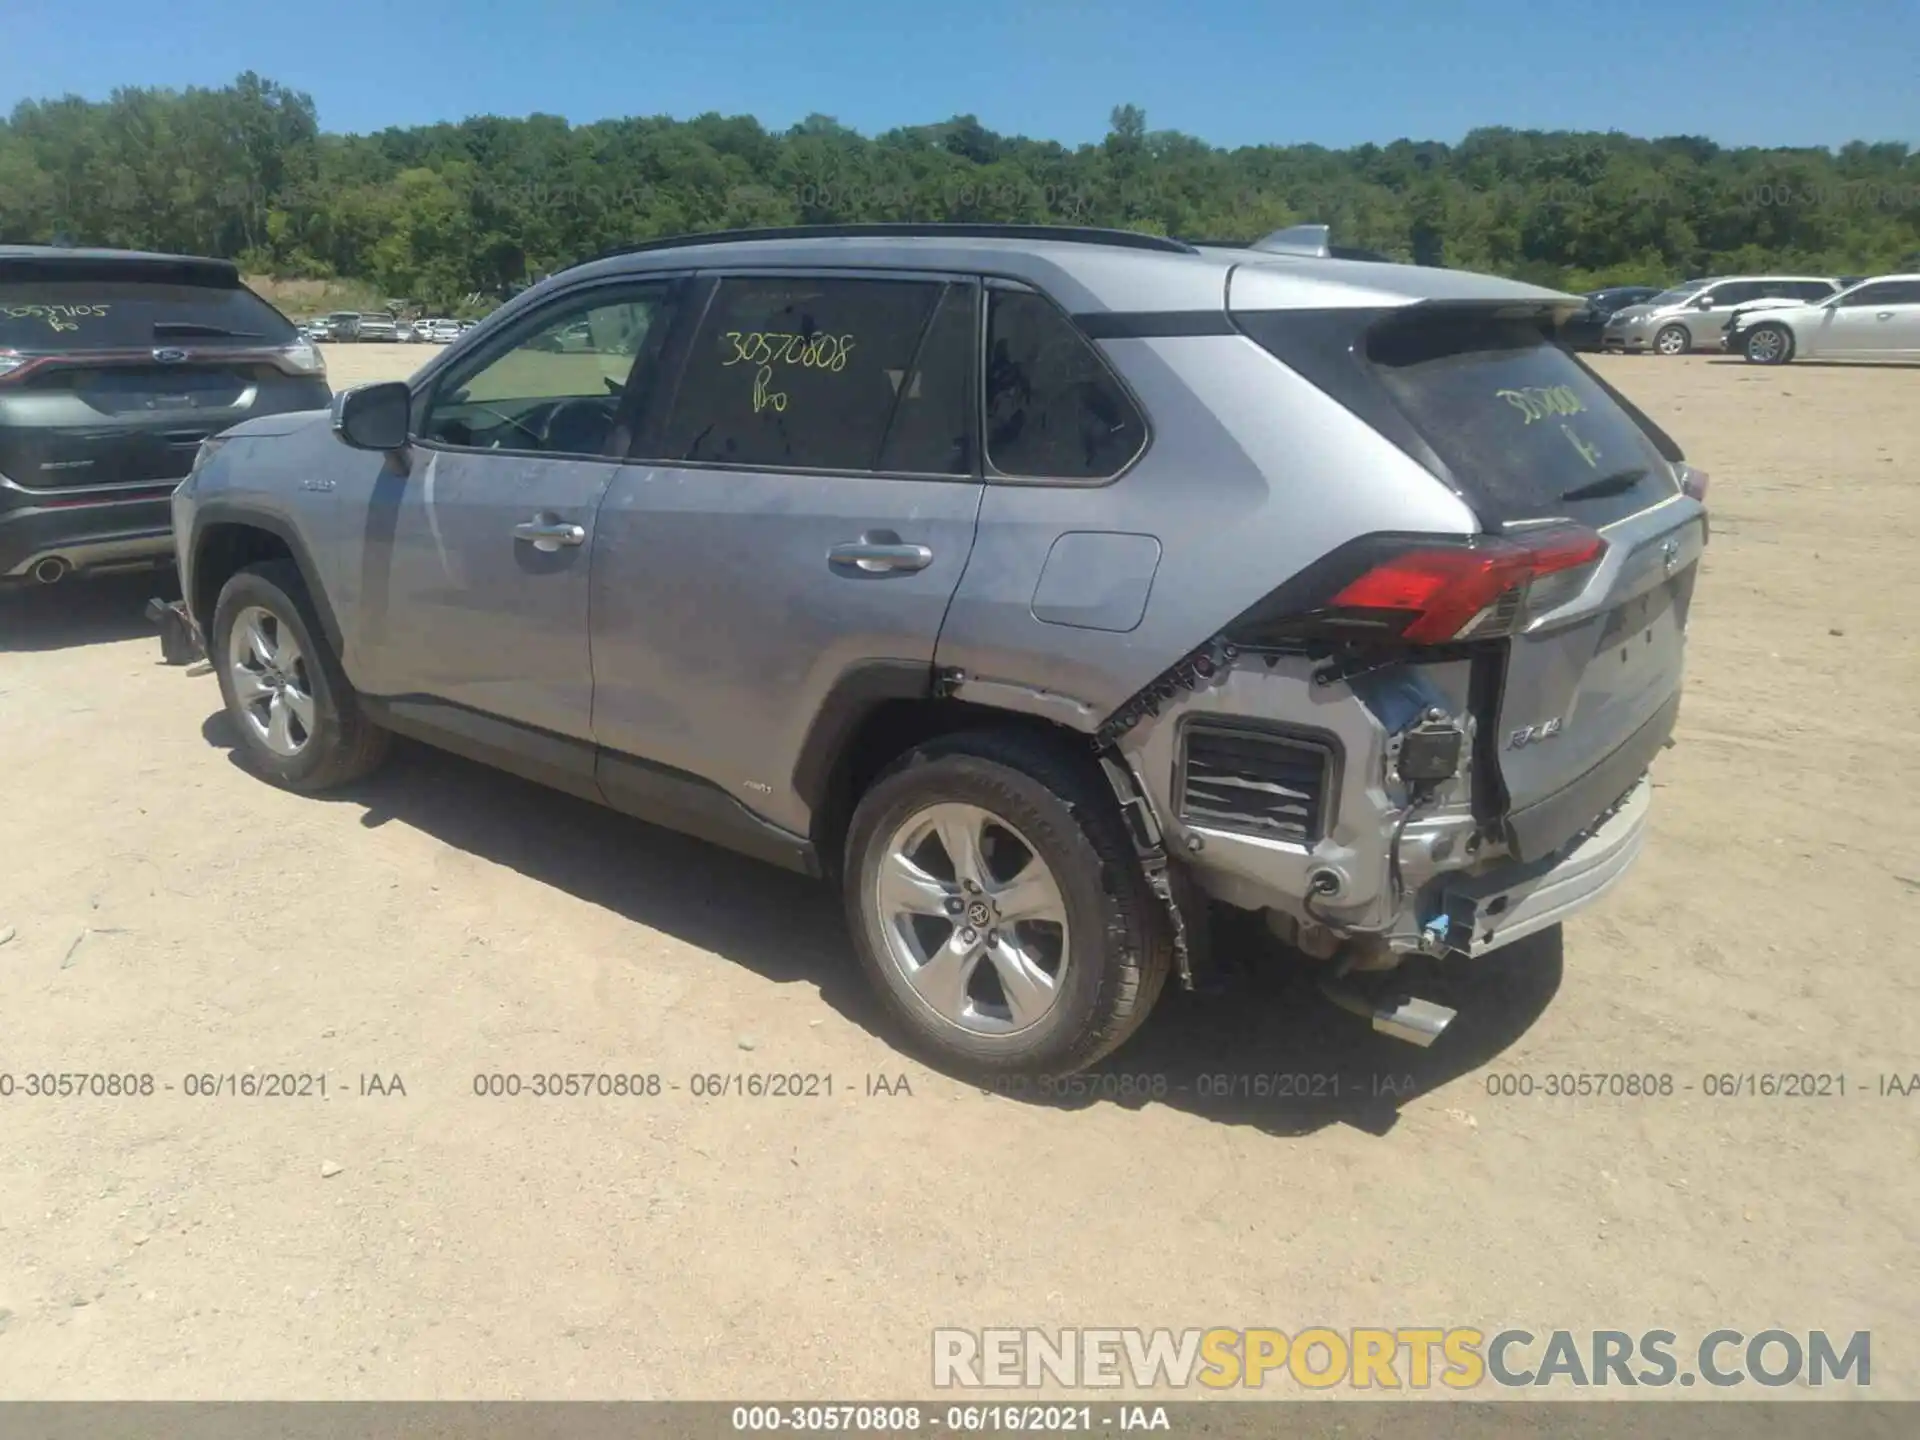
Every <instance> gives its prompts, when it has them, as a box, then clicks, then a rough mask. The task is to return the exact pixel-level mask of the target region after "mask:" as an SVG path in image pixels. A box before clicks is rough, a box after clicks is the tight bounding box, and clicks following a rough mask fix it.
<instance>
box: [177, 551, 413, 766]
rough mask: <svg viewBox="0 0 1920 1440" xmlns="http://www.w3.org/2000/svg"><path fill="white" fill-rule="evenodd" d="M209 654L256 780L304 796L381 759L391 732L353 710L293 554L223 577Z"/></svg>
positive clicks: (353, 698) (354, 700) (353, 699)
mask: <svg viewBox="0 0 1920 1440" xmlns="http://www.w3.org/2000/svg"><path fill="white" fill-rule="evenodd" d="M208 651H209V653H208V657H207V658H208V659H209V660H211V661H212V662H213V669H214V674H215V675H217V676H218V677H219V679H220V697H221V699H223V700H224V701H225V702H226V706H227V718H228V719H229V720H231V721H232V723H233V728H234V731H235V732H236V734H237V735H238V736H239V749H240V755H241V758H242V759H243V760H244V761H245V762H246V765H247V768H248V769H249V770H252V771H253V772H254V774H256V775H258V776H260V777H261V778H262V779H263V780H270V781H272V782H273V783H274V784H275V785H280V786H284V787H285V788H286V789H288V790H298V791H301V792H304V793H307V794H312V793H316V792H318V791H322V790H330V789H332V788H334V787H335V786H338V785H344V784H346V783H347V782H348V781H351V780H357V779H359V778H360V777H361V776H363V775H366V774H368V773H370V772H371V771H372V770H374V769H375V768H376V767H377V766H378V765H379V764H380V762H381V761H382V760H383V759H385V758H386V753H387V745H388V742H389V740H390V739H391V736H390V735H389V734H388V732H387V731H385V730H383V729H381V728H380V727H379V726H378V725H375V724H374V723H373V722H372V721H371V720H369V719H368V718H367V716H366V714H365V712H364V711H362V710H361V708H360V698H359V696H358V695H356V694H355V693H354V689H353V686H352V685H350V684H349V683H348V682H347V676H346V672H345V671H344V670H343V669H341V667H340V660H339V657H338V656H336V655H335V654H334V653H333V650H332V648H331V647H329V646H328V644H327V642H326V639H325V636H324V633H323V632H322V630H321V627H320V623H319V618H318V616H317V615H316V613H315V611H314V607H313V601H312V599H311V597H309V596H308V594H307V587H306V583H305V582H304V581H303V580H302V579H301V576H300V571H299V568H298V567H297V566H295V565H294V564H293V562H292V561H290V560H269V561H265V562H263V563H261V564H259V565H254V566H250V567H249V568H247V569H245V570H242V571H240V572H238V573H237V574H236V575H234V577H233V578H232V579H230V580H229V581H227V583H226V585H225V586H224V587H223V588H222V589H221V591H220V599H219V601H218V603H216V604H215V606H214V607H213V629H212V633H211V634H210V635H209V636H208Z"/></svg>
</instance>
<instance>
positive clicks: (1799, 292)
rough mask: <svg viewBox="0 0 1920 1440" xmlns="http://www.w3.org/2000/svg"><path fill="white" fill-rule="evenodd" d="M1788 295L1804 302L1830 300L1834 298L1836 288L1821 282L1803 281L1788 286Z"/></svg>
mask: <svg viewBox="0 0 1920 1440" xmlns="http://www.w3.org/2000/svg"><path fill="white" fill-rule="evenodd" d="M1787 293H1788V294H1790V295H1794V296H1797V297H1798V298H1799V299H1802V300H1828V299H1831V298H1832V297H1833V294H1834V288H1833V286H1831V285H1827V284H1824V283H1822V282H1821V281H1819V280H1801V281H1797V282H1796V283H1794V284H1793V285H1790V286H1788V287H1787Z"/></svg>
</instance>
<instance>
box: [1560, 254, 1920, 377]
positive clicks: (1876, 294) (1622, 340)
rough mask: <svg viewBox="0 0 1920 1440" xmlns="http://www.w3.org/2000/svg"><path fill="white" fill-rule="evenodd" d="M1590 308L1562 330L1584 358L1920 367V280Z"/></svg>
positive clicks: (1715, 286)
mask: <svg viewBox="0 0 1920 1440" xmlns="http://www.w3.org/2000/svg"><path fill="white" fill-rule="evenodd" d="M1586 300H1587V308H1586V309H1585V310H1583V311H1581V312H1580V313H1579V314H1578V315H1577V316H1575V317H1574V318H1573V319H1572V320H1570V321H1569V322H1568V323H1567V324H1566V326H1564V327H1563V329H1562V331H1561V339H1562V341H1563V343H1565V344H1567V345H1569V346H1570V347H1571V348H1573V349H1576V350H1611V351H1620V352H1623V353H1628V354H1634V353H1651V354H1656V355H1685V354H1687V353H1688V352H1689V351H1694V350H1720V351H1726V352H1728V353H1731V354H1736V355H1742V356H1744V357H1745V358H1746V359H1747V360H1748V361H1750V362H1752V363H1753V364H1756V365H1783V364H1785V363H1786V362H1788V361H1789V360H1793V359H1796V358H1798V359H1832V360H1920V274H1915V275H1874V276H1866V275H1841V276H1819V275H1715V276H1709V277H1707V278H1705V279H1700V280H1687V281H1684V282H1682V283H1681V284H1679V285H1675V286H1672V287H1671V288H1669V289H1665V290H1661V289H1658V288H1656V287H1654V286H1651V285H1623V286H1615V287H1612V288H1609V289H1605V290H1594V291H1591V292H1589V293H1588V294H1587V296H1586Z"/></svg>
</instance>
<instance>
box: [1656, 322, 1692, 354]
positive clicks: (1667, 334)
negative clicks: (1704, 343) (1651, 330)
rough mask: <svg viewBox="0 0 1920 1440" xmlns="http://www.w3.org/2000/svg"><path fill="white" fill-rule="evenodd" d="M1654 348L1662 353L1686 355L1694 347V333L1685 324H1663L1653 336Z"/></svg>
mask: <svg viewBox="0 0 1920 1440" xmlns="http://www.w3.org/2000/svg"><path fill="white" fill-rule="evenodd" d="M1653 348H1654V350H1655V351H1657V352H1658V353H1659V354H1662V355H1684V354H1686V353H1687V351H1689V350H1691V349H1692V348H1693V334H1692V332H1691V331H1689V330H1688V329H1687V327H1686V326H1684V325H1667V326H1663V327H1662V328H1661V330H1660V333H1659V334H1657V335H1655V336H1654V337H1653Z"/></svg>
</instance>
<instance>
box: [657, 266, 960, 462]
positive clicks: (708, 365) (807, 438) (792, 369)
mask: <svg viewBox="0 0 1920 1440" xmlns="http://www.w3.org/2000/svg"><path fill="white" fill-rule="evenodd" d="M972 293H973V291H972V287H971V286H969V285H961V284H951V285H950V284H946V283H943V282H941V281H938V280H893V279H864V278H844V277H837V276H805V275H782V276H738V277H732V278H727V279H723V280H721V281H720V282H719V283H718V287H717V289H716V290H715V292H714V295H713V298H712V301H711V303H710V304H709V305H708V307H707V313H706V315H705V317H704V318H703V319H702V320H701V322H700V327H699V331H698V333H697V334H695V335H694V337H693V340H692V344H691V348H690V350H689V352H688V356H687V360H686V365H685V369H684V372H683V374H682V378H681V380H680V388H679V393H678V395H677V396H676V397H675V400H674V403H673V407H672V411H671V413H670V414H669V415H668V416H667V418H666V420H665V423H664V425H663V427H662V430H661V438H660V439H659V441H658V442H657V443H656V446H655V447H654V448H657V450H658V452H659V454H658V457H657V458H659V459H663V460H670V461H671V460H679V461H691V462H695V463H704V464H722V465H738V466H743V467H748V468H751V469H756V470H843V471H854V472H871V471H876V470H899V471H907V472H912V473H919V474H940V475H964V474H968V473H971V471H972V469H973V455H972V444H971V421H970V416H971V410H970V408H969V403H968V402H969V394H970V392H971V389H972V387H973V384H974V374H975V370H974V367H973V365H972V356H973V353H974V352H973V317H972V311H973V305H972V301H971V298H970V297H971V295H972Z"/></svg>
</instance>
